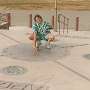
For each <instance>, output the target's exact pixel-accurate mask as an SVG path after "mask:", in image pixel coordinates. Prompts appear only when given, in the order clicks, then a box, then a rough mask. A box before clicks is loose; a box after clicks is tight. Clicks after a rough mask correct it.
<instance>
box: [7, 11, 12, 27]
mask: <svg viewBox="0 0 90 90" xmlns="http://www.w3.org/2000/svg"><path fill="white" fill-rule="evenodd" d="M6 22H8V26H11V14H10V13H9V12H7V13H6Z"/></svg>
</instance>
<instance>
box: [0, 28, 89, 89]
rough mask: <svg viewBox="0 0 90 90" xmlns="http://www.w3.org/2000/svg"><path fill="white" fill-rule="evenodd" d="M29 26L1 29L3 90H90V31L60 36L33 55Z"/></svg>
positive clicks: (1, 86) (0, 47) (0, 81)
mask: <svg viewBox="0 0 90 90" xmlns="http://www.w3.org/2000/svg"><path fill="white" fill-rule="evenodd" d="M31 31H32V29H31V28H28V26H11V27H10V28H9V30H2V29H1V30H0V90H90V71H89V69H90V32H89V31H74V30H69V33H68V34H66V32H65V34H62V32H61V35H59V34H58V32H54V31H52V34H54V35H55V37H56V39H55V40H54V41H53V42H51V49H46V47H45V41H42V43H43V44H42V45H41V46H40V47H39V48H38V52H36V53H35V52H33V49H32V41H30V40H28V38H27V37H28V35H29V34H30V33H31Z"/></svg>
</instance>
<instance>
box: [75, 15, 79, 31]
mask: <svg viewBox="0 0 90 90" xmlns="http://www.w3.org/2000/svg"><path fill="white" fill-rule="evenodd" d="M78 27H79V17H78V16H77V17H76V31H78Z"/></svg>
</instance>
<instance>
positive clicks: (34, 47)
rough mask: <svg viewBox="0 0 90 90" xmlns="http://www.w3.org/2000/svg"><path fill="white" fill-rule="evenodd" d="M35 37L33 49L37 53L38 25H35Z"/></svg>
mask: <svg viewBox="0 0 90 90" xmlns="http://www.w3.org/2000/svg"><path fill="white" fill-rule="evenodd" d="M33 36H34V40H33V49H34V51H35V52H36V51H37V48H36V41H37V25H36V24H34V25H33Z"/></svg>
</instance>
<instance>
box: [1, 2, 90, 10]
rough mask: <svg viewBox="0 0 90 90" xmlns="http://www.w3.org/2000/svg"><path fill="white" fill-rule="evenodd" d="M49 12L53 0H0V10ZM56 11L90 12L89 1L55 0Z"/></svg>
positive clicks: (52, 5) (53, 4) (53, 5)
mask: <svg viewBox="0 0 90 90" xmlns="http://www.w3.org/2000/svg"><path fill="white" fill-rule="evenodd" d="M1 9H3V10H51V9H55V0H0V10H1ZM57 9H58V10H78V11H90V0H57Z"/></svg>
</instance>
